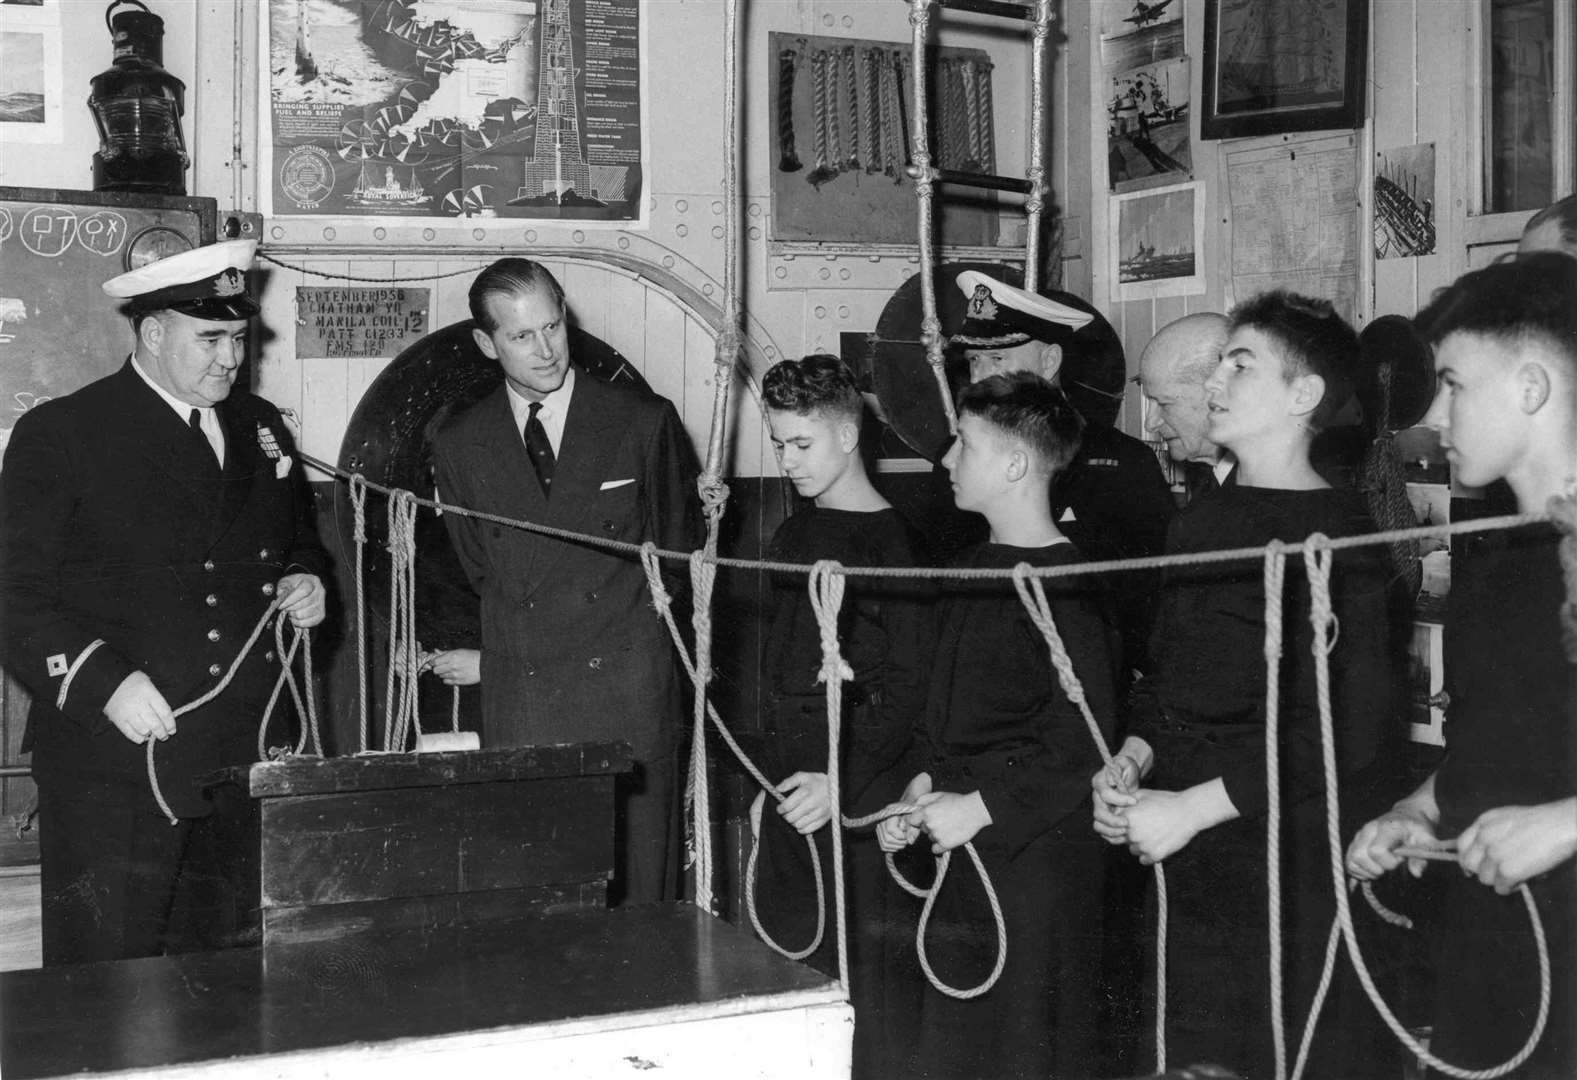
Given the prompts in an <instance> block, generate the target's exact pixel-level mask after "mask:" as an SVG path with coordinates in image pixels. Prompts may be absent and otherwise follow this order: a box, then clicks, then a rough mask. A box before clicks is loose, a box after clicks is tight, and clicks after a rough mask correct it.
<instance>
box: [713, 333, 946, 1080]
mask: <svg viewBox="0 0 1577 1080" xmlns="http://www.w3.org/2000/svg"><path fill="white" fill-rule="evenodd" d="M762 397H763V398H764V400H765V401H766V406H767V421H768V424H769V426H770V429H771V435H772V446H773V449H774V451H775V452H776V453H777V457H778V462H779V464H780V466H781V467H782V469H783V473H784V475H786V476H787V477H788V478H789V480H790V481H791V482H792V483H793V484H794V487H795V490H796V491H797V492H798V493H799V495H800V496H801V498H804V499H808V500H810V502H809V504H808V505H806V506H805V507H804V508H803V509H801V510H800V511H799V512H798V513H796V514H794V515H793V516H792V517H790V518H789V519H788V520H787V521H785V522H784V523H783V524H782V525H780V526H779V527H778V530H777V532H776V533H775V534H774V535H773V537H772V542H771V545H770V548H769V550H768V554H767V558H768V559H770V560H772V561H775V562H791V563H803V564H806V565H809V564H812V563H815V562H818V561H820V560H822V559H835V560H837V561H838V562H840V563H842V564H843V565H845V566H851V567H852V566H921V565H923V564H924V560H923V557H922V555H921V551H922V543H921V540H920V538H919V536H918V534H916V532H915V531H914V530H913V529H912V528H911V527H910V525H909V524H908V522H906V521H905V520H904V519H903V518H902V517H901V516H900V515H899V513H898V511H896V510H894V509H893V508H892V506H891V505H890V504H889V503H888V502H887V500H886V499H885V498H883V497H882V496H881V494H880V493H878V492H877V490H876V489H875V487H873V486H872V485H871V481H870V478H869V476H867V474H866V471H865V464H864V461H863V460H862V458H861V457H860V420H861V413H862V410H863V407H864V403H863V401H862V399H861V397H860V393H859V391H858V390H857V389H856V387H855V385H854V377H853V375H852V374H851V373H850V372H849V369H848V368H847V367H845V366H844V364H843V361H841V360H839V359H838V358H837V357H835V356H823V355H817V356H807V357H805V358H804V359H803V360H785V361H783V362H782V363H779V364H777V365H776V366H774V367H773V368H772V369H771V370H770V371H768V372H767V375H766V378H765V379H764V380H763V382H762ZM773 586H774V603H773V610H772V614H771V621H770V625H769V628H768V632H767V636H766V640H767V641H768V642H770V643H771V647H770V651H769V652H768V653H767V655H766V656H765V658H764V664H763V682H764V685H765V686H766V688H767V705H766V717H765V719H766V724H765V730H764V731H763V732H762V734H761V735H760V736H758V737H755V738H749V739H742V740H741V742H742V743H744V744H745V745H746V746H747V752H748V753H750V754H751V756H752V758H753V759H754V760H755V761H756V762H757V764H758V765H759V766H760V767H761V768H762V770H763V771H764V772H765V773H766V775H767V776H768V778H770V779H771V780H773V781H774V782H775V783H776V784H777V785H778V787H779V788H780V789H781V790H782V791H784V792H786V793H787V795H788V798H787V799H785V800H784V801H783V802H782V803H780V804H778V805H776V806H771V805H770V804H769V805H767V806H766V807H762V806H761V805H759V804H758V806H757V807H756V808H755V811H754V813H753V817H756V818H759V819H763V820H762V821H761V826H760V841H759V842H760V852H759V857H758V858H759V861H758V865H757V886H756V896H757V901H756V906H757V913H758V916H759V918H760V919H761V920H762V925H763V926H764V927H765V928H766V930H767V933H768V934H770V935H771V936H772V938H773V940H775V941H777V942H778V943H779V944H780V945H782V946H783V947H784V948H786V949H790V950H799V949H802V948H804V947H805V946H806V945H808V944H809V942H810V940H811V939H812V937H813V936H814V935H815V928H816V895H815V886H814V881H815V879H814V877H813V872H812V868H811V866H810V863H809V859H810V851H809V849H808V848H807V846H806V843H805V840H804V839H803V837H805V836H810V837H813V838H814V842H815V845H816V851H817V855H818V857H819V858H820V859H821V865H822V868H823V870H824V871H825V872H826V889H827V900H828V903H829V905H830V904H831V897H832V878H831V869H832V843H831V839H830V830H831V829H835V828H839V827H840V825H839V823H838V821H837V820H836V818H835V816H834V811H833V808H832V805H831V803H830V802H829V800H828V792H827V773H826V769H827V697H826V688H825V686H824V685H823V684H822V683H821V682H820V678H819V677H820V674H821V667H822V656H821V639H820V630H819V628H818V624H817V622H816V615H815V612H814V611H813V610H812V608H811V604H810V595H809V592H808V590H807V587H806V579H805V575H803V574H783V575H779V576H778V577H777V578H776V579H775V580H774V582H773ZM931 593H932V590H931V589H930V588H928V587H925V586H922V585H920V584H919V583H917V582H915V581H913V580H910V581H904V580H902V579H898V578H860V577H851V578H849V579H847V583H846V586H845V592H844V599H843V607H842V609H841V612H840V616H839V625H838V642H839V651H840V653H841V655H842V657H843V659H844V661H845V662H847V663H848V665H849V667H850V668H851V669H852V670H853V672H854V678H853V680H852V681H849V682H846V683H845V684H844V686H843V706H844V715H843V718H842V732H843V737H842V742H843V753H842V756H841V758H840V775H841V777H842V780H841V784H840V787H841V789H842V791H841V795H842V799H843V806H844V809H845V812H846V813H848V814H849V815H850V816H856V815H860V814H864V813H867V812H869V811H870V810H872V809H875V808H876V807H877V806H880V805H881V800H879V799H878V800H877V801H876V802H875V803H874V804H872V802H871V799H872V796H871V794H870V793H871V789H872V788H873V786H876V780H877V777H878V776H880V775H881V774H882V773H883V772H885V771H886V770H887V769H890V768H891V767H892V766H893V765H894V764H895V763H896V761H897V760H898V757H899V755H900V754H902V753H903V750H904V748H905V747H906V746H907V745H908V742H909V733H910V731H911V730H912V729H913V727H914V724H915V721H916V719H917V717H918V715H919V713H920V710H921V708H922V707H923V705H924V698H925V669H924V665H925V664H926V663H927V662H928V661H929V659H930V642H931V618H932V613H931V610H930V608H931V604H930V602H929V601H930V598H931ZM762 798H764V794H763V796H762ZM763 809H764V810H765V813H763V812H762V811H763ZM844 850H845V851H846V853H847V854H848V868H849V877H848V884H849V889H848V904H849V926H850V931H851V932H850V934H849V952H850V967H851V971H850V981H851V991H852V998H853V1003H854V1009H855V1033H854V1047H855V1050H854V1052H855V1071H854V1074H855V1076H857V1077H880V1076H885V1075H889V1069H888V1068H887V1063H888V1062H889V1061H890V1060H891V1054H892V1053H893V1047H892V1045H891V1043H890V1041H889V1040H888V1039H887V1038H886V1033H885V1032H884V1031H883V1029H882V1024H883V1022H884V1021H887V1020H891V1021H894V1022H902V1021H904V1020H905V1019H907V1013H908V1012H909V1010H905V1009H904V1008H902V1006H901V1005H899V1004H897V1003H891V1004H888V1003H884V1000H883V999H884V995H885V993H886V992H887V989H889V987H888V980H887V979H886V970H885V969H886V967H887V960H888V957H886V956H884V952H886V951H888V950H887V949H886V947H885V944H884V934H883V928H884V926H885V924H886V922H887V904H888V900H889V899H890V896H889V894H890V893H893V892H894V888H893V887H892V886H890V884H889V882H888V878H887V872H886V868H885V867H884V865H883V862H882V858H881V853H880V852H879V851H878V850H877V848H876V845H875V843H874V842H873V841H872V839H871V835H870V833H869V832H860V833H849V834H847V835H846V837H845V841H844ZM827 927H828V929H827V932H826V934H825V935H824V936H823V938H822V941H821V944H820V945H819V946H818V947H817V949H816V951H815V952H813V953H812V954H811V955H810V957H809V958H808V960H807V961H806V962H807V963H809V964H811V965H813V966H814V967H816V968H818V969H820V970H821V971H824V972H826V973H828V974H836V971H837V947H836V938H835V935H834V933H833V931H832V922H831V919H830V917H829V920H828V923H827ZM900 936H901V935H900ZM892 944H893V945H894V946H899V945H904V944H907V945H909V949H908V953H909V956H910V963H911V964H912V962H913V961H912V956H913V946H912V942H908V941H899V942H895V943H892ZM891 951H892V952H894V953H898V949H897V948H896V947H895V948H893V949H892V950H891ZM899 955H901V953H900V954H899ZM902 1049H906V1047H904V1048H902Z"/></svg>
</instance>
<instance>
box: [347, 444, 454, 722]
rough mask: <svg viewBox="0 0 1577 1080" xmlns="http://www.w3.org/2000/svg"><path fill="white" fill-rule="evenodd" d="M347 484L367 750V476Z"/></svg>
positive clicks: (359, 700)
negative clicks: (353, 548) (351, 518)
mask: <svg viewBox="0 0 1577 1080" xmlns="http://www.w3.org/2000/svg"><path fill="white" fill-rule="evenodd" d="M347 486H348V487H349V490H350V506H351V513H352V517H353V519H354V533H353V538H354V540H355V544H356V711H357V714H358V716H359V718H360V724H359V726H358V728H357V731H358V732H359V736H360V738H359V745H358V747H357V749H359V750H360V751H361V752H362V753H366V752H367V746H368V739H369V737H370V733H369V731H368V727H369V723H368V718H367V587H366V583H367V577H366V573H365V570H364V567H363V562H364V560H365V555H366V550H367V478H366V477H365V476H363V475H362V474H361V473H352V474H351V476H350V480H349V482H348V485H347ZM433 494H434V495H436V494H437V492H434V493H433Z"/></svg>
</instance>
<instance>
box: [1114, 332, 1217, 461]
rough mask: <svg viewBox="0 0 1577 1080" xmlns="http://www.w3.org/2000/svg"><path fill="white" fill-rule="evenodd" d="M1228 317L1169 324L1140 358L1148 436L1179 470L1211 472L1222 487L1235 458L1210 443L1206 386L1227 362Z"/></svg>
mask: <svg viewBox="0 0 1577 1080" xmlns="http://www.w3.org/2000/svg"><path fill="white" fill-rule="evenodd" d="M1227 327H1228V323H1227V317H1226V316H1225V315H1220V314H1217V313H1216V312H1213V311H1204V312H1199V313H1197V314H1194V315H1185V316H1183V317H1182V318H1181V319H1177V320H1175V321H1173V322H1170V323H1167V324H1166V325H1165V326H1163V327H1162V328H1161V330H1160V332H1159V333H1157V334H1156V335H1155V337H1153V338H1151V339H1150V344H1148V345H1146V346H1145V348H1144V352H1143V354H1141V356H1140V357H1139V374H1138V375H1137V376H1135V378H1134V382H1136V383H1138V384H1139V389H1140V391H1141V392H1142V393H1143V394H1144V397H1145V400H1146V402H1147V403H1148V404H1149V408H1147V409H1146V410H1145V421H1144V428H1145V431H1146V433H1148V434H1150V435H1153V436H1155V437H1156V438H1159V439H1161V440H1162V441H1163V442H1165V443H1166V452H1167V453H1168V454H1169V455H1171V458H1172V460H1173V461H1175V462H1178V463H1179V464H1182V463H1186V462H1197V463H1199V464H1203V465H1207V466H1209V467H1210V469H1211V472H1212V475H1213V476H1214V479H1215V481H1216V483H1217V484H1219V483H1222V482H1223V481H1225V479H1226V477H1227V475H1228V474H1230V473H1231V471H1232V465H1233V461H1232V456H1231V455H1230V454H1228V453H1227V452H1226V451H1225V450H1223V449H1222V448H1221V447H1219V446H1217V445H1216V444H1215V443H1213V442H1211V441H1210V409H1209V405H1208V403H1207V402H1206V401H1205V380H1206V379H1208V378H1209V377H1210V373H1211V372H1213V371H1214V370H1215V368H1216V364H1218V363H1219V362H1220V361H1221V350H1222V348H1223V347H1224V346H1225V345H1226V340H1227Z"/></svg>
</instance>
